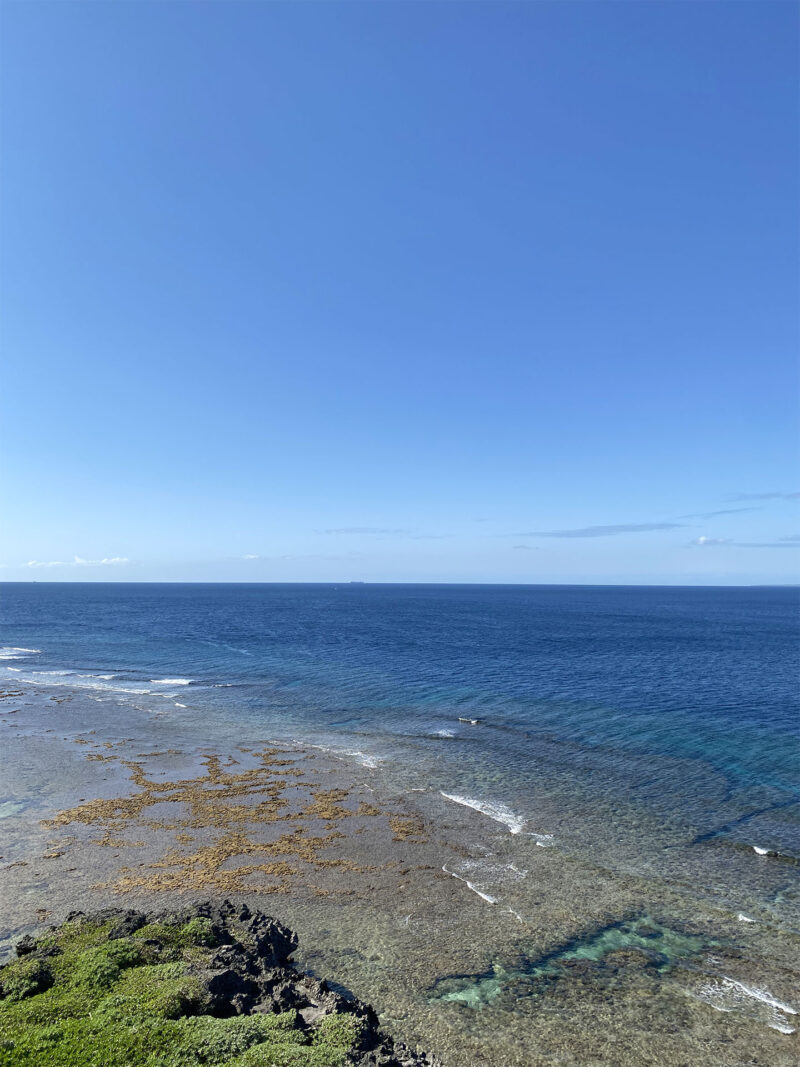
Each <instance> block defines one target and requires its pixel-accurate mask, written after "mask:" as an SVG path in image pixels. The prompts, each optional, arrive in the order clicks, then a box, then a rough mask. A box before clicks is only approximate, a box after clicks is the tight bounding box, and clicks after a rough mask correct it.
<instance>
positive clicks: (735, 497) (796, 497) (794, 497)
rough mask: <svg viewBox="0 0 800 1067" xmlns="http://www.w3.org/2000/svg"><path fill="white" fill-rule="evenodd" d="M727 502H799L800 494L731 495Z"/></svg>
mask: <svg viewBox="0 0 800 1067" xmlns="http://www.w3.org/2000/svg"><path fill="white" fill-rule="evenodd" d="M728 500H800V492H793V493H731V495H730V496H729V497H728Z"/></svg>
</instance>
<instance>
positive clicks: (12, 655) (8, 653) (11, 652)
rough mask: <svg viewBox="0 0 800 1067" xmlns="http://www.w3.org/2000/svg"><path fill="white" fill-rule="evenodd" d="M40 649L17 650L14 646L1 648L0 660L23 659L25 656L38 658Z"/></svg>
mask: <svg viewBox="0 0 800 1067" xmlns="http://www.w3.org/2000/svg"><path fill="white" fill-rule="evenodd" d="M41 651H42V650H41V649H40V648H16V647H15V646H14V645H5V646H4V647H3V648H0V659H22V657H23V656H38V655H39V654H40V653H41Z"/></svg>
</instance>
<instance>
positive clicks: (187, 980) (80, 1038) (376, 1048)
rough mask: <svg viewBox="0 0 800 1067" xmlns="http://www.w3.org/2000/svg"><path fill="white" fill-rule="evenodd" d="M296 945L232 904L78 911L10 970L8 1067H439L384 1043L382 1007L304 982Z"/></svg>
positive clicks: (3, 993) (0, 997)
mask: <svg viewBox="0 0 800 1067" xmlns="http://www.w3.org/2000/svg"><path fill="white" fill-rule="evenodd" d="M297 945H298V937H297V935H296V934H295V933H294V932H293V931H292V930H290V929H288V928H287V927H286V926H284V925H282V924H281V923H280V922H278V921H277V920H276V919H273V918H270V917H269V916H267V915H264V914H263V913H262V912H259V911H252V910H251V909H250V908H249V907H248V906H247V905H246V904H239V905H237V904H234V903H232V902H230V901H224V902H223V903H222V904H214V903H210V902H203V903H196V904H192V905H189V906H187V907H183V908H180V909H179V910H172V911H165V912H151V913H145V912H142V911H135V910H124V909H119V908H109V909H105V910H103V911H99V912H95V913H93V914H91V915H85V914H83V913H82V912H72V913H71V914H70V915H68V916H67V920H66V922H65V923H63V924H62V925H61V926H53V927H50V929H49V931H48V932H47V933H46V934H44V935H41V936H39V937H38V938H36V939H34V938H33V937H30V936H26V937H24V938H22V939H21V940H20V941H19V942H18V944H17V946H16V950H17V956H18V959H17V960H16V961H14V962H12V963H10V964H7V965H6V966H5V967H3V968H2V969H0V1064H4V1065H5V1064H8V1065H12V1064H13V1065H16V1064H20V1065H21V1064H31V1065H32V1064H34V1063H35V1064H37V1065H38V1064H42V1065H44V1064H47V1065H53V1067H56V1065H59V1067H60V1065H64V1067H77V1065H78V1064H79V1063H80V1064H95V1063H98V1064H99V1063H103V1064H104V1065H105V1064H108V1067H112V1064H113V1065H114V1067H116V1065H120V1067H122V1065H127V1064H130V1065H131V1067H134V1065H137V1064H138V1063H141V1062H144V1060H142V1059H137V1058H136V1056H141V1055H142V1054H143V1053H145V1052H146V1053H147V1055H148V1058H147V1060H146V1062H147V1063H148V1065H149V1064H151V1063H152V1064H153V1065H154V1067H156V1065H158V1067H161V1065H162V1064H163V1065H164V1067H173V1064H174V1065H176V1067H177V1065H183V1064H184V1063H207V1064H219V1065H223V1064H224V1065H231V1067H233V1065H236V1067H250V1065H252V1067H261V1065H263V1067H272V1065H275V1067H284V1065H285V1067H294V1065H295V1064H297V1065H300V1064H308V1065H309V1067H311V1065H319V1067H351V1065H352V1067H439V1064H438V1061H435V1060H434V1059H432V1058H431V1057H430V1056H428V1055H427V1054H426V1053H424V1052H418V1051H415V1050H412V1049H410V1048H408V1047H406V1046H405V1045H403V1044H399V1043H396V1042H394V1041H393V1040H392V1039H391V1038H390V1037H389V1036H388V1035H386V1034H385V1033H384V1032H383V1031H382V1030H381V1028H380V1024H379V1021H378V1017H377V1014H376V1012H375V1010H374V1009H373V1008H372V1007H371V1006H369V1005H368V1004H364V1003H363V1002H362V1001H360V1000H358V999H356V998H355V997H352V996H349V995H343V994H342V993H340V992H336V991H334V990H333V989H332V988H331V987H330V986H329V985H328V984H327V983H326V982H324V981H318V980H317V979H315V978H313V977H312V976H310V975H308V974H303V973H301V972H300V971H298V970H297V969H296V968H295V966H294V965H293V962H292V953H293V952H294V951H295V949H296V948H297ZM148 972H149V974H148ZM140 979H143V980H144V984H142V981H141V980H140ZM160 983H161V984H163V986H164V988H163V994H164V995H163V996H161V997H159V996H157V995H155V994H154V993H153V990H157V989H158V987H159V984H160ZM137 996H138V999H137ZM97 1019H99V1020H101V1023H102V1025H103V1027H104V1029H103V1030H102V1038H100V1037H99V1036H98V1042H99V1044H98V1047H97V1048H96V1049H94V1048H93V1047H92V1035H93V1034H96V1033H97V1034H99V1032H100V1031H98V1030H97V1023H96V1020H97ZM204 1019H205V1020H207V1023H208V1025H207V1026H204V1027H201V1026H200V1024H202V1022H203V1020H204ZM248 1019H249V1020H251V1022H250V1023H249V1024H247V1023H245V1022H244V1021H245V1020H248ZM92 1020H95V1023H94V1025H93V1023H92ZM277 1024H279V1025H277ZM226 1030H227V1031H228V1032H226ZM111 1031H116V1038H115V1040H114V1041H113V1042H112V1043H111V1045H109V1034H110V1032H111ZM127 1031H132V1033H130V1032H127ZM143 1032H144V1033H145V1034H146V1035H147V1036H146V1040H145V1044H144V1045H142V1041H141V1039H140V1035H141V1034H142V1033H143ZM134 1035H135V1036H134ZM76 1049H80V1058H76ZM108 1049H111V1051H108ZM126 1050H127V1051H126ZM137 1050H138V1051H137ZM109 1055H110V1056H112V1057H113V1058H112V1059H109V1058H108V1057H109ZM131 1057H133V1058H131Z"/></svg>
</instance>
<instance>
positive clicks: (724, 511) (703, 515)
mask: <svg viewBox="0 0 800 1067" xmlns="http://www.w3.org/2000/svg"><path fill="white" fill-rule="evenodd" d="M761 510H762V509H761V508H760V507H758V506H757V505H756V506H753V507H749V508H720V509H719V510H718V511H699V512H694V513H692V514H691V515H680V516H679V518H681V519H715V518H716V517H717V515H736V514H737V513H738V512H742V511H761Z"/></svg>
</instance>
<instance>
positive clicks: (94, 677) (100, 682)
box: [21, 671, 167, 697]
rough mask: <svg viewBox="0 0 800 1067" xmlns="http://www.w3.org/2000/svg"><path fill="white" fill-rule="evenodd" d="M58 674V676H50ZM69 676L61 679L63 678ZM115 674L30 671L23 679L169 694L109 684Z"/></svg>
mask: <svg viewBox="0 0 800 1067" xmlns="http://www.w3.org/2000/svg"><path fill="white" fill-rule="evenodd" d="M49 675H56V676H57V677H55V678H53V677H48V676H49ZM65 677H66V678H67V680H66V681H61V680H60V679H61V678H65ZM113 677H114V675H113V674H112V675H108V676H107V675H103V674H74V673H73V672H72V671H28V672H26V674H25V677H24V678H22V679H21V681H23V682H27V683H28V684H29V685H48V686H49V685H53V686H60V687H62V688H70V689H96V690H102V691H103V692H106V693H119V694H120V695H122V696H159V697H162V696H167V694H165V693H156V692H155V691H154V690H153V689H131V688H129V687H127V686H123V685H109V684H108V682H107V681H106V680H105V679H106V678H113Z"/></svg>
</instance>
